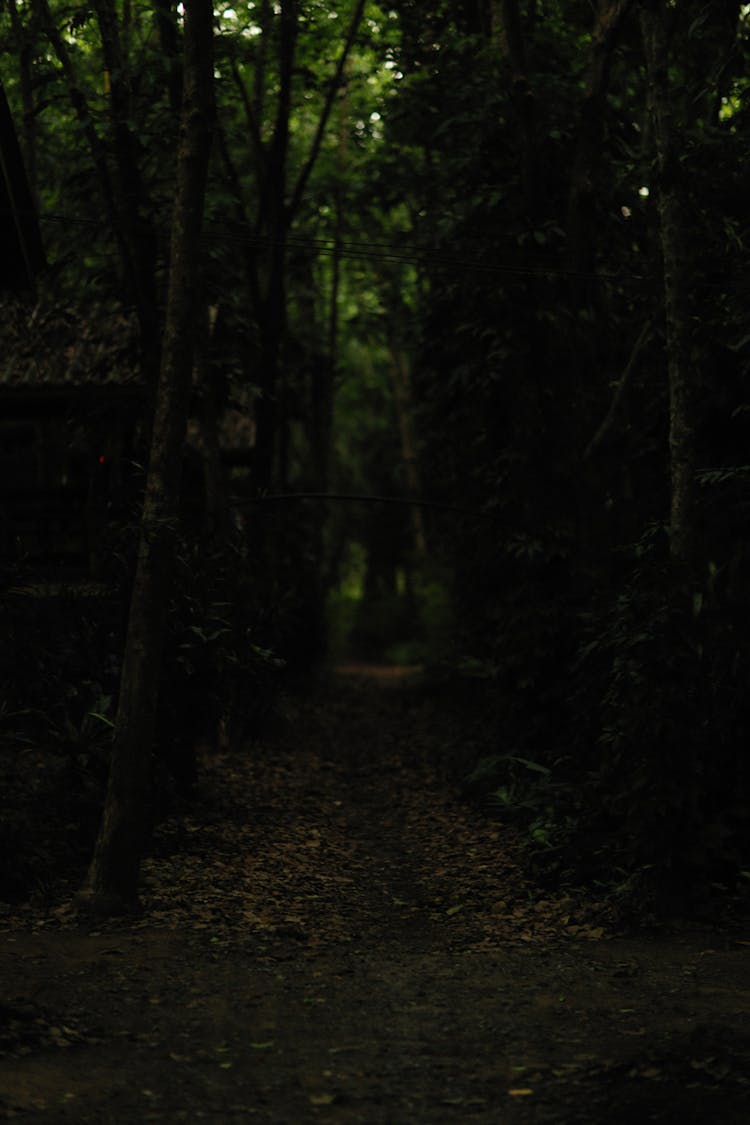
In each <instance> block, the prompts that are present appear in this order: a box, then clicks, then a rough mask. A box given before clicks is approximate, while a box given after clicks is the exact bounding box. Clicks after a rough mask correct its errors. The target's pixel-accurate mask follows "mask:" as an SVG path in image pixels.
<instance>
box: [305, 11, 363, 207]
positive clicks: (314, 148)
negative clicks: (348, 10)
mask: <svg viewBox="0 0 750 1125" xmlns="http://www.w3.org/2000/svg"><path fill="white" fill-rule="evenodd" d="M365 2H366V0H357V6H356V7H355V9H354V12H353V14H352V18H351V22H350V24H349V30H348V31H347V33H346V39H345V40H344V46H343V49H342V51H341V54H340V55H339V60H338V62H337V63H336V69H335V71H334V73H333V77H332V78H331V82H330V84H329V87H328V92H327V94H326V100H325V102H324V103H323V109H322V110H321V113H320V118H319V119H318V127H317V129H316V130H315V136H314V137H313V141H312V144H311V146H310V153H309V155H308V157H307V160H306V161H305V163H304V165H303V167H302V171H301V172H300V174H299V178H298V180H297V183H296V184H295V187H294V191H293V192H292V198H291V200H290V202H289V206H288V207H287V218H288V221H289V222H291V220H292V219H293V218H294V216H295V215H296V214H297V211H298V210H299V207H300V204H301V202H302V198H303V196H304V193H305V188H306V187H307V181H308V180H309V179H310V173H311V172H312V170H313V168H314V167H315V162H316V160H317V159H318V155H319V153H320V146H321V144H322V143H323V136H324V134H325V131H326V126H327V125H328V119H329V117H330V116H331V110H332V109H333V103H334V102H335V100H336V95H337V93H338V91H339V88H340V86H341V79H342V77H343V74H344V67H345V66H346V60H347V59H348V57H349V52H350V51H351V49H352V47H353V45H354V40H355V39H356V37H357V32H358V31H359V25H360V23H361V22H362V16H363V14H364V10H365Z"/></svg>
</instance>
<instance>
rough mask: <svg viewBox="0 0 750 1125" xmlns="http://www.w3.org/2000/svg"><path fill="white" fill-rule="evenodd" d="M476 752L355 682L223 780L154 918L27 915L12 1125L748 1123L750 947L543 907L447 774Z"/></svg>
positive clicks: (10, 983)
mask: <svg viewBox="0 0 750 1125" xmlns="http://www.w3.org/2000/svg"><path fill="white" fill-rule="evenodd" d="M459 736H460V732H457V731H456V729H454V728H451V727H450V723H449V722H447V721H446V717H445V714H444V712H443V711H442V710H441V708H440V707H439V706H438V705H437V704H436V702H435V701H434V700H430V699H429V697H426V696H424V695H423V694H421V693H420V692H419V691H417V690H415V689H414V688H413V687H412V686H410V685H409V683H408V681H407V682H404V683H403V684H401V683H400V682H399V681H398V680H397V679H396V678H391V679H390V680H383V679H382V678H380V679H379V678H377V677H374V676H369V677H363V676H359V675H349V676H343V677H339V679H338V680H337V682H336V683H335V685H334V686H333V687H332V688H330V689H329V690H328V691H327V692H326V693H321V694H319V695H318V696H317V698H316V699H315V700H312V701H308V702H306V703H302V704H298V705H297V706H296V709H295V711H294V713H293V714H292V716H291V718H290V721H289V723H288V724H287V727H286V729H285V732H284V734H283V737H280V738H277V739H275V740H273V741H269V742H268V743H266V744H265V745H262V746H255V747H252V748H249V749H248V750H247V751H243V752H241V753H235V754H234V755H232V756H228V757H226V758H223V759H215V760H213V761H210V762H206V763H205V764H204V771H203V779H202V781H203V785H202V792H203V794H204V797H203V799H202V800H201V801H199V803H198V804H197V805H196V806H195V807H194V808H192V809H191V810H189V811H185V810H182V811H181V813H180V815H179V816H175V817H173V818H172V819H171V820H169V821H167V822H166V823H165V824H164V825H163V826H162V827H161V829H160V830H159V833H158V835H157V839H156V842H155V850H154V855H153V858H151V859H150V860H149V861H148V863H147V864H146V867H145V872H144V875H145V895H144V914H143V916H142V917H141V918H139V919H137V920H135V921H130V922H128V923H124V922H120V923H117V924H114V923H110V924H108V925H107V926H104V927H102V928H101V929H100V930H98V931H93V932H92V931H91V930H90V929H86V928H81V927H79V926H78V925H77V924H76V923H75V920H74V918H73V916H72V914H71V913H70V911H69V910H68V909H66V907H65V905H64V904H63V905H61V906H58V905H57V904H55V903H47V904H44V906H40V905H39V904H37V905H36V906H35V908H34V909H33V910H31V909H29V910H27V911H22V912H17V913H15V914H6V916H5V917H4V918H3V922H4V926H3V928H2V932H0V988H1V989H2V991H1V993H0V997H1V998H0V1052H2V1056H3V1057H2V1058H0V1117H4V1118H5V1119H11V1120H12V1119H18V1120H20V1121H23V1122H29V1123H31V1122H39V1123H46V1122H58V1121H61V1122H62V1121H67V1122H81V1123H91V1125H106V1123H112V1125H130V1123H133V1125H135V1123H136V1122H143V1121H148V1122H178V1121H194V1120H200V1121H208V1122H214V1123H216V1125H222V1123H224V1122H242V1121H251V1122H267V1123H274V1125H287V1123H288V1125H304V1123H307V1122H310V1123H318V1125H349V1123H351V1125H355V1123H357V1125H386V1123H388V1125H420V1123H425V1125H443V1123H449V1122H456V1123H462V1122H477V1123H490V1122H492V1123H503V1125H506V1123H507V1125H525V1123H532V1122H533V1123H534V1125H537V1123H538V1125H543V1123H547V1122H549V1123H556V1125H557V1123H560V1125H562V1123H566V1125H575V1123H584V1122H586V1123H592V1125H593V1123H596V1125H600V1123H602V1122H605V1121H606V1122H608V1123H610V1125H625V1123H626V1122H631V1121H638V1120H640V1121H644V1122H651V1121H653V1122H675V1123H677V1122H680V1123H681V1125H691V1123H695V1125H698V1123H704V1122H709V1121H710V1122H718V1123H722V1125H735V1123H736V1125H740V1123H742V1125H745V1123H746V1122H747V1121H748V1120H750V1025H749V1024H748V1011H749V1010H750V945H748V943H747V941H746V940H745V937H746V936H747V935H742V934H740V933H738V932H737V931H736V930H733V931H732V932H721V931H719V930H711V929H709V928H705V929H703V930H701V931H695V930H693V931H690V930H685V931H684V932H682V933H681V934H679V935H675V934H672V935H667V934H662V935H661V936H655V935H648V934H643V935H639V936H632V935H631V936H629V937H622V936H619V937H612V936H610V935H609V932H608V921H607V916H606V911H605V910H604V908H603V907H602V906H601V905H600V904H598V903H592V902H585V901H577V900H576V899H575V898H571V897H570V896H564V895H562V894H559V895H556V896H552V897H543V896H541V895H540V894H539V893H538V892H537V891H535V888H534V887H533V886H530V885H529V884H528V882H527V880H526V879H525V878H524V876H523V873H522V870H521V868H520V866H519V852H518V846H517V842H516V840H515V838H514V836H513V834H512V833H511V832H509V831H506V830H504V829H503V828H502V826H500V825H498V824H496V823H493V822H492V821H488V820H486V819H485V818H483V817H482V816H481V815H480V814H479V813H478V812H476V811H475V810H472V809H471V808H469V807H467V806H465V805H464V804H462V803H461V802H460V800H458V798H457V797H456V795H455V793H454V792H453V790H452V788H451V786H450V785H449V784H448V782H447V781H446V779H445V778H444V777H443V775H442V771H441V770H440V769H439V768H436V767H435V762H436V761H438V760H439V758H440V755H439V754H437V753H436V748H437V747H438V746H439V745H440V744H442V743H444V742H445V740H446V739H454V740H455V738H456V737H459Z"/></svg>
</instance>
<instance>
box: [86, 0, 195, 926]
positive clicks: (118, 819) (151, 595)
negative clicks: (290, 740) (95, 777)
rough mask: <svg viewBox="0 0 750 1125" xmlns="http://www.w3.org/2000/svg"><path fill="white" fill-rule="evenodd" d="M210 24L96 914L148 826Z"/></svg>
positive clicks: (94, 864)
mask: <svg viewBox="0 0 750 1125" xmlns="http://www.w3.org/2000/svg"><path fill="white" fill-rule="evenodd" d="M212 30H213V7H212V4H211V3H210V2H209V0H186V2H185V47H184V51H185V57H184V89H183V103H182V124H181V134H180V148H179V153H178V166H177V196H176V200H175V206H174V213H173V221H172V245H171V255H170V277H169V291H168V297H167V313H166V322H165V329H164V339H163V345H162V359H161V369H160V374H159V383H158V388H157V397H156V407H155V414H154V421H153V428H152V443H151V457H150V461H149V469H148V478H147V482H146V496H145V501H144V509H143V517H142V525H141V541H140V547H139V556H138V566H137V571H136V577H135V582H134V585H133V593H132V597H131V603H130V617H129V621H128V635H127V641H126V646H125V655H124V659H123V667H122V676H121V681H120V695H119V702H118V708H117V719H116V723H115V737H114V744H113V748H112V760H111V765H110V773H109V782H108V787H107V796H106V801H105V806H104V813H103V817H102V824H101V828H100V831H99V837H98V839H97V842H96V847H95V850H94V856H93V859H92V861H91V866H90V868H89V872H88V876H87V879H86V883H85V886H84V889H83V891H82V896H81V901H82V905H84V906H86V907H88V908H89V909H92V910H93V911H94V912H95V913H111V912H113V911H116V910H119V909H123V908H128V907H130V906H132V905H133V904H134V903H135V902H136V900H137V884H138V873H139V869H140V861H141V856H142V854H143V851H144V849H145V846H146V843H147V840H148V833H149V827H150V809H149V800H150V789H151V756H152V741H153V736H154V727H155V720H156V707H157V702H158V683H159V671H160V665H161V657H162V650H163V645H164V633H165V625H166V604H167V602H168V598H169V591H170V584H171V580H172V571H173V555H174V544H175V532H176V520H177V510H178V503H179V492H180V472H181V465H182V454H183V447H184V440H185V428H186V422H187V411H188V401H189V394H190V381H191V373H192V352H193V330H194V324H195V314H196V308H195V305H196V294H197V291H198V286H197V266H198V255H199V237H200V228H201V221H202V216H203V204H204V196H205V186H206V176H207V170H208V157H209V151H210V143H211V128H212V118H213V51H212Z"/></svg>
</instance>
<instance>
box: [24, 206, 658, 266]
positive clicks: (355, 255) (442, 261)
mask: <svg viewBox="0 0 750 1125" xmlns="http://www.w3.org/2000/svg"><path fill="white" fill-rule="evenodd" d="M42 221H43V222H47V223H56V224H60V225H69V226H85V227H95V226H100V225H101V224H100V223H99V222H98V221H97V220H96V219H86V218H81V217H79V216H72V215H59V214H51V215H50V214H47V215H45V216H43V220H42ZM203 241H204V242H208V243H211V242H214V243H215V242H219V241H221V242H227V243H232V244H235V245H236V244H237V243H241V244H243V245H245V246H249V247H251V248H254V249H259V250H267V249H269V248H271V247H272V246H274V245H279V243H275V242H274V241H273V240H272V239H268V238H264V237H262V236H259V235H256V234H255V233H254V232H253V231H251V230H248V229H247V228H245V227H242V226H239V225H238V226H236V227H227V226H225V225H218V224H211V223H209V224H206V227H205V230H204V235H203ZM284 244H285V245H286V246H287V247H288V248H289V249H292V250H294V249H305V250H313V251H315V252H316V253H318V254H326V255H336V254H338V255H339V256H340V257H343V258H348V259H351V260H354V261H357V260H360V261H373V262H379V263H383V264H393V265H420V264H424V263H426V262H429V263H430V264H432V265H438V266H443V267H444V268H446V269H455V270H476V271H479V272H480V273H491V274H504V275H507V276H513V277H519V278H533V277H538V278H551V277H556V278H557V277H559V278H564V279H566V280H581V281H599V282H603V281H611V282H622V281H638V282H644V281H648V280H649V278H648V277H647V275H644V274H632V273H603V272H598V273H597V272H594V271H591V272H583V271H580V270H573V269H566V268H565V267H561V266H556V265H551V264H550V265H543V264H535V265H533V266H526V265H523V264H520V263H518V262H491V261H487V259H486V257H483V258H479V257H473V258H467V257H465V256H459V255H455V254H451V253H450V251H446V250H443V249H440V248H438V247H434V246H420V245H410V244H408V243H404V242H403V241H402V242H385V241H384V242H369V241H354V240H351V239H346V240H336V239H333V238H330V239H326V238H304V237H301V236H298V235H290V236H288V237H287V238H286V239H285V243H284Z"/></svg>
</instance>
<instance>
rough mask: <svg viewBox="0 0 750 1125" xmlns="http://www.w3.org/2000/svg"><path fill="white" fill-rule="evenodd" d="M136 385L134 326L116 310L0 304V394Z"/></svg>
mask: <svg viewBox="0 0 750 1125" xmlns="http://www.w3.org/2000/svg"><path fill="white" fill-rule="evenodd" d="M142 382H143V378H142V373H141V370H140V366H139V360H138V336H137V327H136V325H135V322H134V318H133V317H132V316H129V315H128V314H127V313H125V312H123V311H122V310H116V309H111V308H104V307H97V306H91V307H89V308H86V309H81V308H76V307H74V306H72V305H64V304H61V303H55V304H43V303H41V302H40V303H38V304H37V305H35V306H29V305H27V304H24V303H23V302H20V301H17V300H13V299H6V300H3V301H2V302H0V393H2V392H3V390H4V389H8V390H21V389H24V390H28V391H34V390H39V391H43V390H44V389H45V388H50V389H51V388H55V389H57V390H63V389H75V388H81V389H84V388H103V387H107V386H112V387H115V386H117V387H123V386H130V387H133V388H135V387H137V386H139V385H141V384H142Z"/></svg>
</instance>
